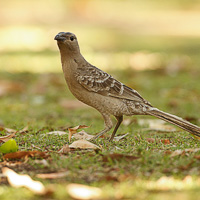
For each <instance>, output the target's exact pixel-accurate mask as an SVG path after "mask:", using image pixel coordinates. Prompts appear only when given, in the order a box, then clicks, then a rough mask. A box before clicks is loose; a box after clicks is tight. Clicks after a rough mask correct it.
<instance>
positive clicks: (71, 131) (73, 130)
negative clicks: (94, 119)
mask: <svg viewBox="0 0 200 200" xmlns="http://www.w3.org/2000/svg"><path fill="white" fill-rule="evenodd" d="M88 127H89V126H86V125H78V126H75V127H73V128H68V131H69V141H70V140H71V137H72V135H73V134H75V133H77V130H78V129H81V128H88Z"/></svg>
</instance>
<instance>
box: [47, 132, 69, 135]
mask: <svg viewBox="0 0 200 200" xmlns="http://www.w3.org/2000/svg"><path fill="white" fill-rule="evenodd" d="M45 134H48V135H67V134H68V133H67V132H65V131H51V132H48V133H45ZM45 134H43V135H45Z"/></svg>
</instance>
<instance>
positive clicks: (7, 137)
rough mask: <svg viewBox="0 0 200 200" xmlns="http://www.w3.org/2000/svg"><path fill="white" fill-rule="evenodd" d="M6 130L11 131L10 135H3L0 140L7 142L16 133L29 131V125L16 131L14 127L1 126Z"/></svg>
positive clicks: (0, 128)
mask: <svg viewBox="0 0 200 200" xmlns="http://www.w3.org/2000/svg"><path fill="white" fill-rule="evenodd" d="M3 130H4V131H6V132H7V133H11V134H9V135H6V136H2V137H0V142H7V141H8V140H10V139H11V138H13V137H14V136H15V135H16V133H20V134H23V133H25V132H27V130H28V126H26V127H24V128H23V129H22V130H20V131H16V130H14V129H10V128H4V127H0V131H3Z"/></svg>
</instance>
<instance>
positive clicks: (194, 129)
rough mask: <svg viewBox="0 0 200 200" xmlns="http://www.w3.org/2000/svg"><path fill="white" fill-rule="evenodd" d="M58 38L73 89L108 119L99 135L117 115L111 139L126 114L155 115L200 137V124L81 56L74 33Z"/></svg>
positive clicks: (67, 79)
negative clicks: (161, 105) (148, 98)
mask: <svg viewBox="0 0 200 200" xmlns="http://www.w3.org/2000/svg"><path fill="white" fill-rule="evenodd" d="M55 40H57V43H58V47H59V49H60V54H61V62H62V69H63V72H64V76H65V79H66V82H67V84H68V87H69V89H70V91H71V92H72V94H73V95H74V96H75V97H76V98H77V99H78V100H80V101H82V102H83V103H85V104H87V105H89V106H91V107H93V108H95V109H96V110H98V111H99V112H100V113H101V114H102V116H103V118H104V122H105V128H104V129H103V130H102V131H101V132H100V133H99V134H97V135H96V136H95V138H97V137H99V136H101V135H103V134H104V133H106V132H108V131H109V130H110V129H111V128H112V127H113V125H112V120H111V118H110V116H111V115H113V116H115V117H116V119H117V124H116V126H115V128H114V131H113V133H112V135H111V138H110V140H112V139H113V138H114V136H115V133H116V132H117V129H118V128H119V126H120V124H121V122H122V121H123V115H127V116H130V115H152V116H155V117H157V118H160V119H163V120H165V121H167V122H169V123H171V124H174V125H177V126H179V127H180V128H182V129H184V130H186V131H188V132H190V133H192V134H193V135H195V136H197V137H200V127H198V126H196V125H193V124H191V123H189V122H188V121H185V120H183V119H181V118H179V117H177V116H175V115H171V114H168V113H165V112H163V111H160V110H159V109H157V108H154V107H153V106H152V105H151V104H150V103H149V102H148V101H146V100H145V99H144V98H142V96H141V95H140V94H139V93H138V92H137V91H136V90H133V89H131V88H129V87H128V86H126V85H124V84H123V83H121V82H120V81H118V80H116V79H114V78H113V77H112V76H111V75H109V74H107V73H106V72H104V71H102V70H100V69H99V68H97V67H95V66H93V65H91V64H90V63H88V62H87V61H86V60H85V59H84V58H83V56H82V55H81V53H80V49H79V45H78V41H77V38H76V36H75V35H74V34H73V33H69V32H60V33H58V34H57V35H56V37H55Z"/></svg>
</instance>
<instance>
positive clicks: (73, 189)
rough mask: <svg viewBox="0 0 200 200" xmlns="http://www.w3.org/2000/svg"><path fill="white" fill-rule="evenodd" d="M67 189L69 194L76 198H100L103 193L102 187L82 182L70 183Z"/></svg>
mask: <svg viewBox="0 0 200 200" xmlns="http://www.w3.org/2000/svg"><path fill="white" fill-rule="evenodd" d="M66 189H67V192H68V194H69V195H70V196H71V197H72V198H74V199H82V200H85V199H100V197H101V194H102V191H101V189H100V188H97V187H91V186H87V185H81V184H69V185H67V187H66Z"/></svg>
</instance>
